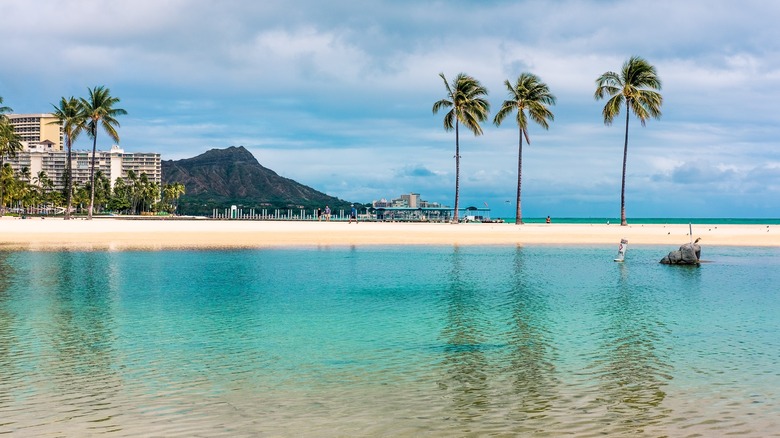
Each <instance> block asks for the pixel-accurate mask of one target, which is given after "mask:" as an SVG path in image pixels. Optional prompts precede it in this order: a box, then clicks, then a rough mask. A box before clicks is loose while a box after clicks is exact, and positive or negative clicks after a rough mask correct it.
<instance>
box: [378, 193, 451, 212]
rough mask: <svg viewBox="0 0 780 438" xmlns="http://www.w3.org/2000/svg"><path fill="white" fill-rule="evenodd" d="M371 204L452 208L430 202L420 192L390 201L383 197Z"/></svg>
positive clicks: (382, 206)
mask: <svg viewBox="0 0 780 438" xmlns="http://www.w3.org/2000/svg"><path fill="white" fill-rule="evenodd" d="M371 206H372V207H374V208H387V207H394V208H412V209H417V208H450V207H447V206H444V205H441V204H439V203H438V202H428V201H424V200H422V199H421V198H420V194H419V193H409V194H404V195H401V196H399V197H398V198H396V199H393V200H392V201H388V200H387V199H385V198H382V199H381V200H379V201H373V202H372V203H371Z"/></svg>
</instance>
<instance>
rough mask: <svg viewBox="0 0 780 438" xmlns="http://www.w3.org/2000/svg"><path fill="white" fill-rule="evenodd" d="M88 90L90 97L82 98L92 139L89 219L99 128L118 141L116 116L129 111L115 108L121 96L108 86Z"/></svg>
mask: <svg viewBox="0 0 780 438" xmlns="http://www.w3.org/2000/svg"><path fill="white" fill-rule="evenodd" d="M87 91H88V92H89V97H88V98H86V99H84V98H82V99H81V106H82V107H83V110H84V113H85V114H84V115H85V117H86V120H87V124H86V129H87V134H88V135H89V137H90V138H91V139H92V162H91V164H90V169H89V182H90V193H89V212H88V214H87V219H92V211H93V209H94V206H95V155H96V154H97V132H98V128H99V127H102V128H103V130H104V131H106V134H108V136H109V137H111V139H112V140H114V142H117V143H118V142H119V134H118V133H117V132H116V128H118V127H119V122H118V121H117V120H116V116H119V115H125V114H127V111H125V110H123V109H121V108H114V105H116V104H117V103H119V98H118V97H113V96H111V91H110V90H109V89H108V88H106V87H104V86H102V85H101V86H99V87H94V88H88V89H87Z"/></svg>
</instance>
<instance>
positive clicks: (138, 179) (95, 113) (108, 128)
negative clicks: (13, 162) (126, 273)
mask: <svg viewBox="0 0 780 438" xmlns="http://www.w3.org/2000/svg"><path fill="white" fill-rule="evenodd" d="M87 92H88V95H87V97H86V98H76V97H73V96H71V97H69V98H65V97H62V98H61V99H60V101H59V103H58V105H52V106H53V107H54V111H53V112H52V114H53V115H54V117H55V118H56V119H57V120H56V121H54V122H51V123H52V124H58V125H60V126H61V127H62V133H63V138H64V141H65V148H66V150H67V159H66V164H65V188H64V190H63V191H62V192H58V191H55V190H53V187H54V184H53V181H51V179H50V178H49V176H48V175H46V172H44V171H40V172H38V174H37V175H35V176H32V175H30V169H29V168H27V167H23V168H21V169H20V170H19V171H17V172H14V171H13V169H12V168H11V166H10V165H9V164H8V163H5V162H4V160H5V158H6V157H9V158H12V157H15V156H16V154H17V153H18V152H19V151H21V150H22V143H21V137H20V136H19V135H18V134H16V133H15V132H14V129H13V126H12V125H11V123H10V121H9V120H8V117H7V116H6V114H8V113H10V112H11V111H12V110H11V108H9V107H6V106H3V98H2V97H1V96H0V214H3V213H4V212H5V208H6V206H8V205H15V206H17V207H18V208H21V209H22V211H26V208H28V207H32V206H42V205H44V206H49V207H60V206H63V205H64V214H65V219H66V220H67V219H70V218H71V212H72V211H73V210H74V207H73V205H74V204H76V205H78V206H79V211H82V212H83V211H84V209H85V207H84V206H85V205H86V206H87V207H86V212H87V213H86V214H87V219H92V215H93V213H94V212H96V211H97V212H101V211H113V212H120V213H127V214H139V213H143V212H157V211H166V212H168V213H174V212H175V211H176V208H177V205H178V199H179V198H180V197H181V196H182V195H183V194H184V192H185V188H184V185H182V184H180V183H174V184H170V185H166V186H164V187H162V188H161V187H160V184H158V183H156V182H153V181H150V180H149V178H148V175H146V173H141V174H140V175H136V173H135V172H133V171H132V170H131V171H129V172H128V173H127V175H126V177H124V178H122V177H120V178H118V179H116V181H115V183H114V186H113V187H111V182H110V181H109V180H108V178H107V177H106V176H105V175H103V174H102V172H100V171H99V170H97V171H96V169H95V160H96V155H97V136H98V132H99V131H100V130H102V131H104V132H105V133H106V134H107V135H108V136H109V137H110V138H111V139H112V140H113V141H114V142H116V143H118V142H119V134H118V132H117V128H118V127H119V126H120V125H119V121H118V120H117V117H118V116H120V115H126V114H127V111H125V110H124V109H121V108H116V105H117V104H118V103H119V102H120V99H119V98H118V97H115V96H112V95H111V92H110V90H109V89H108V88H106V87H104V86H97V87H93V88H88V89H87ZM84 132H86V134H87V135H88V137H89V138H90V139H91V140H92V158H91V161H90V176H89V181H88V182H87V183H86V184H84V185H82V186H78V185H75V184H74V182H73V172H72V168H71V166H72V147H73V143H74V142H75V141H76V140H77V139H78V137H79V136H80V135H81V134H82V133H84Z"/></svg>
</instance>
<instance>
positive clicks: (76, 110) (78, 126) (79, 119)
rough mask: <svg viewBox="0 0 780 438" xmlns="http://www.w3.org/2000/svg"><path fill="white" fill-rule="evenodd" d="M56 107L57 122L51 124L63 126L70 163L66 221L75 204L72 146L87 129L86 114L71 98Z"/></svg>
mask: <svg viewBox="0 0 780 438" xmlns="http://www.w3.org/2000/svg"><path fill="white" fill-rule="evenodd" d="M52 106H53V107H54V113H53V115H54V117H56V118H57V120H56V121H54V122H50V124H59V125H60V126H62V131H63V134H64V135H65V146H66V147H67V148H68V161H67V162H66V163H65V173H66V174H67V178H68V180H67V182H66V186H65V188H66V195H65V196H66V201H65V202H66V203H67V204H68V205H67V207H66V208H65V220H68V219H70V209H71V205H72V202H73V196H72V195H73V167H72V152H71V151H72V146H73V142H74V141H76V139H77V138H78V136H79V134H81V132H82V131H83V130H84V129H86V121H87V118H86V114H85V112H84V107H83V106H82V105H81V102H79V100H78V99H76V98H75V97H73V96H71V97H70V98H69V99H65V98H64V97H63V98H61V99H60V105H59V106H55V105H53V104H52Z"/></svg>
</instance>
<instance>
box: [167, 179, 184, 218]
mask: <svg viewBox="0 0 780 438" xmlns="http://www.w3.org/2000/svg"><path fill="white" fill-rule="evenodd" d="M184 193H185V189H184V184H182V183H179V182H176V183H173V184H166V185H165V187H163V190H162V197H163V202H164V203H165V209H166V211H167V212H168V213H171V214H173V213H174V212H175V211H176V209H177V208H178V206H179V205H178V201H179V198H180V197H181V196H182V195H184Z"/></svg>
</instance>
